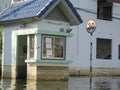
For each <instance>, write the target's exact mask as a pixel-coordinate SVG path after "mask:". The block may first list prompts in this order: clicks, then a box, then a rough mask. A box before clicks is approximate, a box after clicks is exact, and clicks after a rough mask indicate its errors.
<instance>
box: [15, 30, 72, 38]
mask: <svg viewBox="0 0 120 90" xmlns="http://www.w3.org/2000/svg"><path fill="white" fill-rule="evenodd" d="M29 34H47V35H58V36H67V37H72V36H73V33H66V32H57V31H47V30H23V31H22V30H21V31H16V35H29Z"/></svg>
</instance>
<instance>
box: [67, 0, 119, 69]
mask: <svg viewBox="0 0 120 90" xmlns="http://www.w3.org/2000/svg"><path fill="white" fill-rule="evenodd" d="M71 1H72V3H74V6H75V7H78V8H80V9H86V10H88V11H90V12H93V13H90V12H85V11H84V10H77V11H78V13H79V14H80V15H81V17H82V19H83V23H82V24H81V25H79V27H77V26H76V27H71V28H73V33H74V38H71V44H72V43H73V44H72V45H73V46H69V47H70V48H71V51H72V52H73V54H72V55H70V56H69V58H70V59H71V60H72V61H73V63H71V64H70V66H71V67H81V68H84V67H86V68H87V67H89V65H90V41H92V43H93V63H92V64H93V67H96V68H103V67H104V68H120V60H118V45H119V44H120V40H119V38H120V26H119V25H120V20H117V19H114V18H113V20H112V21H105V20H98V19H97V14H95V13H96V12H97V0H71ZM76 2H78V3H76ZM119 10H120V4H116V3H114V4H113V17H118V18H120V11H119ZM91 18H93V19H95V20H96V23H97V28H96V31H95V32H94V34H93V36H92V39H91V37H90V35H89V34H88V32H87V31H86V26H85V25H86V22H87V20H89V19H91ZM98 37H99V38H106V39H112V59H111V60H100V59H96V38H98ZM78 46H79V47H78ZM73 48H74V49H73ZM72 52H71V53H72Z"/></svg>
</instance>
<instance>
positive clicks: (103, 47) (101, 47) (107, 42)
mask: <svg viewBox="0 0 120 90" xmlns="http://www.w3.org/2000/svg"><path fill="white" fill-rule="evenodd" d="M96 50H97V51H96V54H97V55H96V57H97V58H98V59H111V58H112V57H111V51H112V50H111V39H101V38H97V49H96Z"/></svg>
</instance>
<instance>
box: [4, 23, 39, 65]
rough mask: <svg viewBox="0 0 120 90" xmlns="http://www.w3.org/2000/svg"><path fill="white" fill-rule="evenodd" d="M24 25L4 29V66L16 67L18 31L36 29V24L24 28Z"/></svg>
mask: <svg viewBox="0 0 120 90" xmlns="http://www.w3.org/2000/svg"><path fill="white" fill-rule="evenodd" d="M21 26H22V24H21V25H19V24H16V25H12V26H5V27H3V29H4V30H3V37H4V38H3V44H4V45H3V59H2V62H3V65H16V49H17V46H16V45H17V34H16V32H15V31H18V30H22V31H24V30H31V29H36V28H37V25H36V24H35V23H32V24H31V23H30V24H27V27H24V28H23V27H22V28H21Z"/></svg>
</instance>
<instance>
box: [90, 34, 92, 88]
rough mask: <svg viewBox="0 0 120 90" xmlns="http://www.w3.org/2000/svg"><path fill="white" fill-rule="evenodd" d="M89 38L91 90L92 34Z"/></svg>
mask: <svg viewBox="0 0 120 90" xmlns="http://www.w3.org/2000/svg"><path fill="white" fill-rule="evenodd" d="M90 38H91V41H90V90H92V33H91V37H90Z"/></svg>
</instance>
